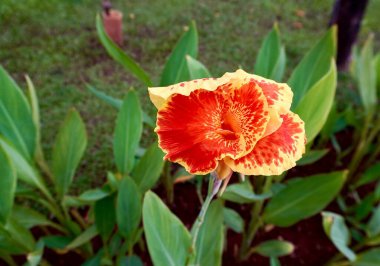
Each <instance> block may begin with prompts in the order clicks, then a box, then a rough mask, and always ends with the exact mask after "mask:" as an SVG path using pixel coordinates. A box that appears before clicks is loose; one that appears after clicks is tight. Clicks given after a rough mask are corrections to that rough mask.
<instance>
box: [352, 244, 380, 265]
mask: <svg viewBox="0 0 380 266" xmlns="http://www.w3.org/2000/svg"><path fill="white" fill-rule="evenodd" d="M352 265H353V266H378V265H380V248H373V249H370V250H368V251H366V252H363V253H360V254H359V255H358V257H357V259H356V260H355V261H353V262H352Z"/></svg>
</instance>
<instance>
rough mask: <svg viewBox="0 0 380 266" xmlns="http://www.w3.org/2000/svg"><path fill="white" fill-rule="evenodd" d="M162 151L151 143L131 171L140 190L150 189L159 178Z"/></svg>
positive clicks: (162, 160) (162, 163) (155, 144)
mask: <svg viewBox="0 0 380 266" xmlns="http://www.w3.org/2000/svg"><path fill="white" fill-rule="evenodd" d="M163 158H164V153H163V152H162V150H161V149H160V148H159V147H158V145H157V142H155V143H153V144H152V145H151V146H150V147H149V149H148V150H147V151H146V152H145V154H144V156H143V157H141V159H140V161H139V162H138V163H137V165H136V166H135V168H133V171H132V174H131V176H132V178H133V180H134V181H135V182H136V184H137V186H138V187H139V188H140V190H141V191H142V192H145V191H147V190H148V189H151V188H152V187H153V186H154V185H155V184H156V182H157V180H158V179H159V178H160V175H161V172H162V168H163V166H164V159H163Z"/></svg>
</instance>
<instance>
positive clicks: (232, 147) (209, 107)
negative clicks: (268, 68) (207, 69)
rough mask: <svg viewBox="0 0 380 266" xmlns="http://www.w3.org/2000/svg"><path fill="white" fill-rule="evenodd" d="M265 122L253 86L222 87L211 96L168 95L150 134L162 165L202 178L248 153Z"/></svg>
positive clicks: (199, 92)
mask: <svg viewBox="0 0 380 266" xmlns="http://www.w3.org/2000/svg"><path fill="white" fill-rule="evenodd" d="M235 85H236V86H235ZM268 120H269V113H268V106H267V102H266V99H265V96H264V95H263V93H262V90H261V89H260V88H259V87H258V86H257V84H256V83H254V82H251V83H249V84H244V85H243V86H241V87H237V84H235V83H227V84H224V85H223V86H220V87H218V89H216V90H214V91H207V90H203V89H198V90H194V91H192V92H190V94H189V95H188V96H185V95H182V94H173V95H172V96H171V97H170V98H169V99H168V100H167V101H166V102H165V103H164V105H163V106H161V108H160V110H159V111H158V115H157V127H156V130H155V131H156V132H157V134H158V138H159V145H160V147H161V148H162V150H163V151H164V152H165V153H166V156H165V158H166V159H168V160H170V161H172V162H177V163H180V164H182V165H183V166H184V167H185V168H186V170H187V171H188V172H190V173H193V174H205V173H209V172H211V171H213V170H215V168H216V167H217V165H218V161H219V160H221V159H223V158H224V157H226V156H229V157H231V158H239V157H241V156H244V155H245V154H247V153H249V152H250V151H251V150H252V149H253V147H254V145H255V144H256V142H257V141H258V140H259V139H260V138H261V137H262V136H263V134H264V133H265V129H266V125H267V123H268Z"/></svg>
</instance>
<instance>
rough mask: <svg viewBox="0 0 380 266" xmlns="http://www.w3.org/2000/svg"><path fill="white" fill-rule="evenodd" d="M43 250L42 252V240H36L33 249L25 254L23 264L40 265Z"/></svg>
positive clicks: (29, 265) (28, 265)
mask: <svg viewBox="0 0 380 266" xmlns="http://www.w3.org/2000/svg"><path fill="white" fill-rule="evenodd" d="M43 252H44V242H43V240H40V241H38V242H37V244H36V247H35V249H34V250H33V251H32V252H29V253H28V254H27V255H26V259H27V262H26V264H25V266H38V265H40V262H41V259H42V254H43Z"/></svg>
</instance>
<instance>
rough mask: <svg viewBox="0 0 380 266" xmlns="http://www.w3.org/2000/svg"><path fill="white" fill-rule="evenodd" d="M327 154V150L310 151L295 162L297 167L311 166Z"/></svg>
mask: <svg viewBox="0 0 380 266" xmlns="http://www.w3.org/2000/svg"><path fill="white" fill-rule="evenodd" d="M328 152H329V149H323V150H310V151H308V152H306V154H304V155H303V156H302V158H301V159H300V160H299V161H298V162H297V165H308V164H313V163H315V162H316V161H318V160H319V159H321V158H322V157H323V156H325V155H326V154H327V153H328Z"/></svg>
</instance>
